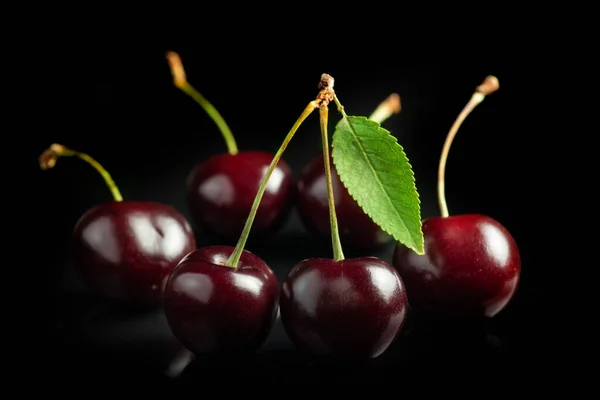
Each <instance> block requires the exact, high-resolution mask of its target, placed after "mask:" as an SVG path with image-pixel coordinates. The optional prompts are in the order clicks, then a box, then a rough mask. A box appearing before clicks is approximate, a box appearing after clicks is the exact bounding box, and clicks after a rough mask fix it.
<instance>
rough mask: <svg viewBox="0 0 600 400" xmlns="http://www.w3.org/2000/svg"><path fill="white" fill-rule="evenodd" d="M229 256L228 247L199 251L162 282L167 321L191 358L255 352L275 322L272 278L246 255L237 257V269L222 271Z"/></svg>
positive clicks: (276, 297)
mask: <svg viewBox="0 0 600 400" xmlns="http://www.w3.org/2000/svg"><path fill="white" fill-rule="evenodd" d="M233 250H234V248H233V247H230V246H211V247H203V248H200V249H198V250H196V251H194V252H192V253H190V254H188V255H187V256H186V257H185V258H184V259H183V260H181V262H180V263H179V265H178V266H177V267H176V268H175V270H174V271H173V273H172V274H171V276H170V278H169V279H168V281H167V284H166V288H165V298H164V310H165V315H166V318H167V321H168V323H169V326H170V327H171V330H172V331H173V333H174V335H175V336H176V337H177V338H178V339H179V340H180V341H181V343H182V344H183V345H184V346H185V347H186V348H187V349H188V350H189V351H191V352H192V353H195V354H204V353H217V352H219V353H229V352H235V351H244V350H246V351H251V350H255V349H257V348H259V347H260V346H261V345H262V344H263V342H264V341H265V340H266V338H267V336H268V334H269V332H270V330H271V328H272V326H273V324H274V322H275V320H276V318H277V311H278V300H279V284H278V283H277V278H276V277H275V274H274V273H273V271H272V270H271V269H270V268H269V266H268V265H267V264H266V263H265V262H264V261H263V260H261V259H260V258H259V257H257V256H256V255H254V254H252V253H250V252H248V251H244V252H243V253H242V255H241V258H240V260H239V263H238V266H237V268H233V267H229V266H226V265H225V263H226V261H227V259H228V258H229V256H230V255H231V253H232V252H233Z"/></svg>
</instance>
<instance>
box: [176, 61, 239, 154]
mask: <svg viewBox="0 0 600 400" xmlns="http://www.w3.org/2000/svg"><path fill="white" fill-rule="evenodd" d="M166 57H167V61H168V62H169V67H170V68H171V74H172V75H173V84H174V85H175V86H176V87H177V88H179V89H181V90H182V91H183V92H184V93H185V94H187V95H188V96H190V97H191V98H192V99H194V100H195V101H196V103H198V104H199V105H200V106H201V107H202V108H203V109H204V111H206V113H207V114H208V116H209V117H210V118H211V119H212V120H213V121H214V122H215V124H217V127H219V130H220V131H221V134H222V135H223V139H225V144H226V145H227V150H228V151H229V154H231V155H232V156H234V155H236V154H237V153H238V148H237V144H236V142H235V138H234V136H233V133H231V129H229V126H228V125H227V123H226V122H225V119H223V117H222V116H221V114H220V113H219V111H217V109H216V108H215V107H214V106H213V105H212V104H211V103H210V102H209V101H208V100H207V99H206V98H205V97H204V96H203V95H201V94H200V92H198V91H197V90H196V89H195V88H194V87H193V86H192V85H190V84H189V82H188V81H187V77H186V73H185V69H184V68H183V63H182V62H181V57H180V56H179V54H177V53H175V52H174V51H169V52H168V53H167V55H166Z"/></svg>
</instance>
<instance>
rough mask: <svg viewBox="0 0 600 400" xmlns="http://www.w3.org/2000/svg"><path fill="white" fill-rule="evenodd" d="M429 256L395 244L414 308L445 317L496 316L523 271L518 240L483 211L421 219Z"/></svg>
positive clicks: (397, 264) (395, 260) (398, 265)
mask: <svg viewBox="0 0 600 400" xmlns="http://www.w3.org/2000/svg"><path fill="white" fill-rule="evenodd" d="M423 235H424V238H425V254H424V255H418V254H416V253H415V252H414V251H412V250H410V249H408V248H407V247H406V246H404V245H402V244H397V245H396V248H395V250H394V255H393V265H394V266H395V268H396V269H397V270H398V271H399V272H400V274H401V275H402V279H403V280H404V282H405V284H406V290H407V292H408V295H409V297H410V305H411V308H414V309H415V310H418V311H421V312H422V313H425V314H427V315H430V316H435V317H439V318H443V319H479V318H484V317H493V316H494V315H496V314H498V313H499V312H500V311H501V310H502V309H504V308H505V307H506V305H507V304H508V303H509V301H510V300H511V298H512V297H513V295H514V293H515V291H516V289H517V286H518V283H519V277H520V274H521V258H520V255H519V251H518V248H517V245H516V243H515V240H514V239H513V237H512V236H511V234H510V233H509V232H508V231H507V229H506V228H505V227H503V226H502V225H501V224H500V223H499V222H497V221H496V220H494V219H492V218H490V217H487V216H484V215H479V214H466V215H455V216H450V217H447V218H443V217H432V218H429V219H426V220H424V221H423Z"/></svg>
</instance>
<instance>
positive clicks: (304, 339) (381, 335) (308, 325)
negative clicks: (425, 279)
mask: <svg viewBox="0 0 600 400" xmlns="http://www.w3.org/2000/svg"><path fill="white" fill-rule="evenodd" d="M280 307H281V322H282V323H283V325H284V327H285V329H286V331H287V333H288V335H289V336H290V338H291V339H292V341H293V342H294V343H295V344H296V346H298V347H299V348H301V349H303V350H305V351H308V352H311V353H313V354H322V355H331V354H335V355H336V356H351V357H360V358H375V357H377V356H379V355H380V354H382V353H383V352H384V351H385V350H386V349H387V348H388V347H389V345H390V344H391V343H392V342H393V341H394V339H395V338H396V336H397V334H398V332H399V331H400V328H401V327H402V326H403V324H404V321H405V318H406V312H407V297H406V290H405V288H404V284H403V282H402V280H401V278H400V276H399V275H398V273H397V271H396V270H395V269H394V268H393V267H392V266H391V265H390V264H388V263H387V262H385V261H383V260H381V259H379V258H376V257H363V258H352V259H345V260H344V259H338V258H336V259H327V258H313V259H308V260H304V261H302V262H300V263H299V264H298V265H296V266H295V267H294V268H293V269H292V271H291V272H290V273H289V275H288V276H287V277H286V279H285V281H284V283H283V288H282V296H281V300H280Z"/></svg>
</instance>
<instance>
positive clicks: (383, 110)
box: [369, 93, 402, 124]
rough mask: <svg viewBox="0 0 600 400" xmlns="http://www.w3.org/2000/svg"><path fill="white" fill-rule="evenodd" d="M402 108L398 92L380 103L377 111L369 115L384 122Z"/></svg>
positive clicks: (372, 118)
mask: <svg viewBox="0 0 600 400" xmlns="http://www.w3.org/2000/svg"><path fill="white" fill-rule="evenodd" d="M400 110H402V104H401V103H400V95H399V94H398V93H392V94H390V95H389V96H388V97H387V98H386V99H385V100H384V101H382V102H381V103H379V105H378V106H377V108H376V109H375V111H373V113H372V114H371V115H370V116H369V119H370V120H372V121H375V122H379V123H380V124H382V123H383V122H384V121H385V120H386V119H388V118H389V117H391V116H392V115H393V114H398V113H400Z"/></svg>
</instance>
